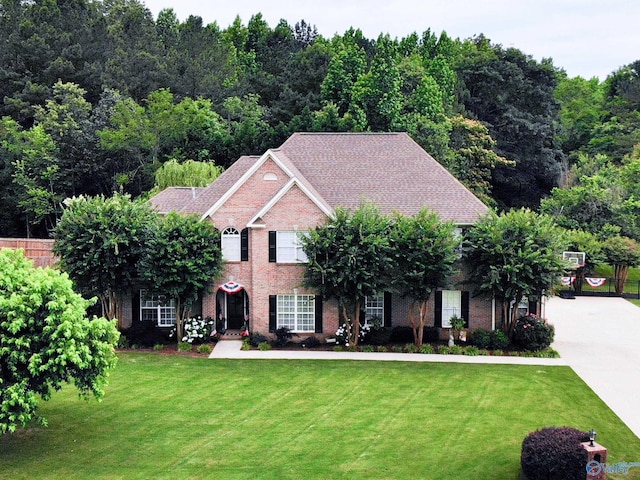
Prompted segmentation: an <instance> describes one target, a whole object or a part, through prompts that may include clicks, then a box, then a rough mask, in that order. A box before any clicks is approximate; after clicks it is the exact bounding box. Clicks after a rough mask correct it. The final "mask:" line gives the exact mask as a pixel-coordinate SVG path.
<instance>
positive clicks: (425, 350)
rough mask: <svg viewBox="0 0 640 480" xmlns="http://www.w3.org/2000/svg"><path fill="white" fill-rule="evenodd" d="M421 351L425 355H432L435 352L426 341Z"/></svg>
mask: <svg viewBox="0 0 640 480" xmlns="http://www.w3.org/2000/svg"><path fill="white" fill-rule="evenodd" d="M420 353H423V354H425V355H431V354H432V353H433V347H432V346H431V344H429V343H425V344H424V345H422V346H421V347H420Z"/></svg>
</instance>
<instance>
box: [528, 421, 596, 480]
mask: <svg viewBox="0 0 640 480" xmlns="http://www.w3.org/2000/svg"><path fill="white" fill-rule="evenodd" d="M588 440H589V435H588V434H587V433H586V432H582V431H580V430H577V429H575V428H571V427H546V428H542V429H540V430H537V431H535V432H532V433H530V434H529V435H527V436H526V437H525V439H524V441H523V442H522V451H521V454H520V465H521V467H522V473H524V475H525V476H526V477H527V479H528V480H543V479H544V480H574V479H575V480H578V479H580V480H584V478H585V476H586V466H587V451H586V450H585V449H584V448H582V446H581V445H580V442H586V441H588Z"/></svg>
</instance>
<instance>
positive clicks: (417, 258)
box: [391, 209, 460, 347]
mask: <svg viewBox="0 0 640 480" xmlns="http://www.w3.org/2000/svg"><path fill="white" fill-rule="evenodd" d="M391 242H392V245H393V247H394V252H395V259H394V261H395V268H396V270H395V273H394V276H393V277H394V278H393V280H392V283H393V285H394V287H395V288H396V289H397V291H399V292H401V293H402V294H403V295H404V296H406V297H408V298H410V299H411V306H410V308H409V324H410V325H411V327H412V329H413V338H414V342H415V344H416V346H418V347H420V346H422V339H423V333H424V326H425V323H426V318H427V313H428V309H429V305H428V301H429V298H430V297H431V293H432V292H433V291H435V290H437V289H438V288H443V287H446V286H447V285H448V283H449V282H450V279H451V277H452V275H453V273H454V270H455V264H456V262H457V260H458V257H459V254H458V250H457V247H458V246H459V244H460V241H459V239H457V238H456V237H455V235H454V231H453V224H451V223H444V222H442V221H441V220H440V219H439V218H438V216H437V215H436V214H435V213H433V212H429V211H428V210H427V209H423V210H421V211H420V212H418V213H417V214H416V215H414V216H413V217H406V216H403V215H400V214H396V215H395V217H394V220H393V228H392V231H391Z"/></svg>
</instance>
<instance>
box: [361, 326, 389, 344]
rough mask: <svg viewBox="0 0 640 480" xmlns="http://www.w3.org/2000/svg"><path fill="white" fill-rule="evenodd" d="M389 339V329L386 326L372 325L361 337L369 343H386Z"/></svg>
mask: <svg viewBox="0 0 640 480" xmlns="http://www.w3.org/2000/svg"><path fill="white" fill-rule="evenodd" d="M390 341H391V329H390V328H387V327H373V328H372V329H371V330H370V331H369V333H368V334H367V335H366V336H365V337H364V339H363V342H365V343H368V344H369V345H387V344H388V343H389V342H390Z"/></svg>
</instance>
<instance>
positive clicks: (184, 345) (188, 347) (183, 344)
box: [178, 342, 193, 352]
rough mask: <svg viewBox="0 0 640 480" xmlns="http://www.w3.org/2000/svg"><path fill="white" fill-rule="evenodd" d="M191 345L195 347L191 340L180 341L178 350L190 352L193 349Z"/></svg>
mask: <svg viewBox="0 0 640 480" xmlns="http://www.w3.org/2000/svg"><path fill="white" fill-rule="evenodd" d="M191 347H193V345H191V344H190V343H189V342H180V343H179V344H178V351H179V352H190V351H191Z"/></svg>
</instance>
